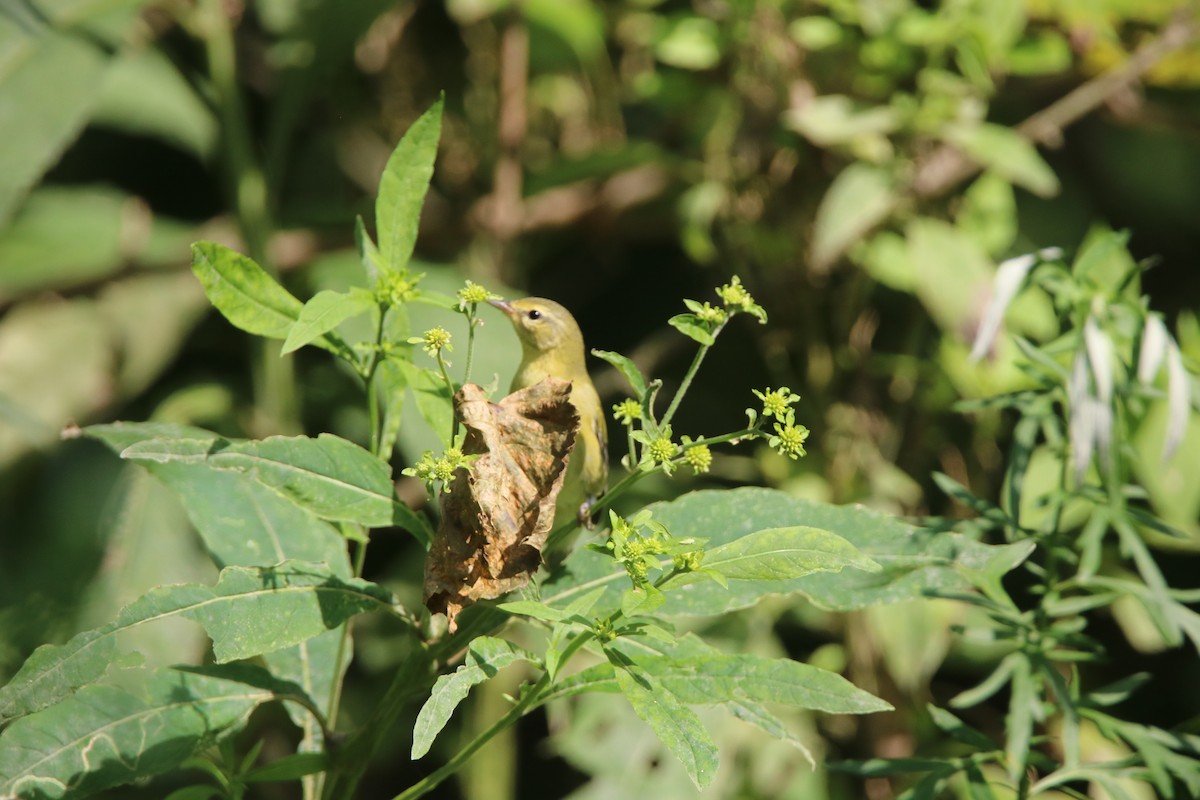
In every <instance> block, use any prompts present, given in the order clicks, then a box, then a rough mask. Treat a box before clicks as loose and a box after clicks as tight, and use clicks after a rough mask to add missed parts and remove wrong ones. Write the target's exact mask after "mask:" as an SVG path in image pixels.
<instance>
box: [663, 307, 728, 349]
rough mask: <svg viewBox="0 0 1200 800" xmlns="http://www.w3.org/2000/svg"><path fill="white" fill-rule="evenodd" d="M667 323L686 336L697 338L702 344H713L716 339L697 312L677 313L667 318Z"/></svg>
mask: <svg viewBox="0 0 1200 800" xmlns="http://www.w3.org/2000/svg"><path fill="white" fill-rule="evenodd" d="M667 323H668V324H669V325H670V326H671V327H672V328H674V329H675V330H677V331H679V332H680V333H682V334H683V335H684V336H687V337H688V338H690V339H695V340H696V341H697V342H699V343H700V344H705V345H711V344H712V343H713V342H714V341H716V340H715V339H713V335H712V333H711V332H710V331H709V330H708V326H707V325H705V324H704V323H703V322H701V320H700V318H699V317H697V316H696V315H695V314H676V315H675V316H673V317H671V318H670V319H669V320H667Z"/></svg>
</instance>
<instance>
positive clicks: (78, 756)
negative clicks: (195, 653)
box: [0, 669, 274, 798]
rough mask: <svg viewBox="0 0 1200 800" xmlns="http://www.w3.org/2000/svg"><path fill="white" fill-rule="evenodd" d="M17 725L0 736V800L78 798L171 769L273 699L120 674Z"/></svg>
mask: <svg viewBox="0 0 1200 800" xmlns="http://www.w3.org/2000/svg"><path fill="white" fill-rule="evenodd" d="M122 677H123V678H125V679H126V680H127V682H128V684H130V685H131V686H132V687H133V688H129V689H127V688H122V687H118V686H111V685H104V684H98V685H94V686H87V687H85V688H83V689H81V690H80V691H79V692H78V693H77V694H75V695H73V696H71V697H68V698H67V699H65V700H64V701H63V702H61V703H59V704H57V705H55V706H52V707H50V708H48V709H46V710H45V711H42V712H40V713H37V714H34V715H32V716H29V717H25V718H24V719H20V720H17V721H16V722H14V723H13V724H12V725H11V726H10V727H9V728H8V729H6V730H5V731H4V735H3V736H0V797H14V798H15V797H22V798H60V797H66V796H68V795H69V796H72V797H84V796H86V795H89V794H92V793H95V792H98V791H100V790H102V789H106V788H108V787H111V786H119V785H121V784H125V783H129V782H131V781H133V780H136V779H139V778H143V777H147V776H150V775H154V774H157V773H160V772H165V771H167V770H170V769H173V768H176V767H178V766H179V765H180V764H181V763H182V762H183V761H184V759H186V758H187V757H189V756H190V755H192V753H194V752H196V751H197V750H198V749H200V748H201V747H202V746H205V745H207V744H209V743H211V742H212V741H213V740H215V739H219V738H221V737H223V736H225V735H227V734H228V733H230V732H231V731H232V730H234V729H236V727H237V726H239V725H240V724H241V723H242V722H243V721H244V720H245V719H246V717H247V716H249V714H250V712H251V711H253V710H254V709H255V708H256V707H257V706H258V705H259V704H260V703H263V702H266V701H268V700H271V699H272V698H273V696H274V694H273V692H272V691H271V690H269V689H266V688H257V687H254V686H250V685H247V684H246V683H243V682H240V681H236V680H228V679H224V678H219V677H214V676H211V675H202V674H195V673H190V672H185V671H181V670H175V669H160V670H153V671H137V672H135V673H133V674H123V675H122Z"/></svg>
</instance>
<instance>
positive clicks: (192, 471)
mask: <svg viewBox="0 0 1200 800" xmlns="http://www.w3.org/2000/svg"><path fill="white" fill-rule="evenodd" d="M84 433H85V434H86V435H88V436H92V437H94V438H97V439H99V440H100V441H103V442H104V443H105V444H107V445H108V446H109V447H111V448H112V449H113V450H114V451H115V452H117V453H120V452H121V451H122V450H124V449H125V448H127V447H129V446H131V445H133V444H135V443H137V442H139V441H144V440H146V439H153V438H156V437H167V438H172V437H174V438H202V437H209V436H213V434H211V433H209V432H208V431H205V430H202V429H200V428H194V427H188V426H182V425H165V424H161V423H152V422H142V423H127V422H126V423H122V422H118V423H113V424H111V425H93V426H91V427H88V428H85V429H84ZM143 466H145V467H146V468H147V469H148V470H149V472H150V473H151V474H152V475H154V477H156V478H157V479H159V480H160V481H162V482H163V483H165V484H166V485H167V486H169V487H171V489H173V490H174V491H175V493H176V494H177V495H178V496H179V498H180V500H181V501H182V503H183V507H184V510H185V511H186V513H187V515H188V518H189V519H190V520H191V522H192V525H194V526H195V528H196V530H197V531H198V532H199V533H200V536H201V538H203V540H204V544H205V546H206V547H207V548H208V550H209V552H210V553H211V554H212V557H213V560H214V561H216V562H217V564H218V565H219V566H235V565H237V566H268V565H271V564H278V563H279V562H281V561H286V560H288V559H292V560H296V561H312V562H323V563H325V564H327V565H328V566H329V569H330V571H331V572H332V573H333V574H334V575H335V576H337V577H339V578H349V577H350V575H351V569H350V560H349V558H348V557H347V555H346V542H345V540H344V539H343V538H342V536H341V534H340V533H338V531H337V530H336V529H335V528H334V527H333V526H332V525H330V524H329V523H328V522H325V521H324V520H320V519H317V518H316V517H315V516H313V515H312V514H310V513H309V512H308V511H306V510H304V509H303V508H301V507H300V506H298V505H296V504H295V503H293V502H292V501H291V500H289V499H287V498H286V497H284V496H283V495H281V494H279V493H277V492H276V491H274V490H273V489H270V488H268V487H267V486H264V485H263V484H261V483H258V482H257V481H256V480H255V479H253V478H251V477H250V476H248V475H245V474H241V473H237V472H228V471H224V470H214V469H209V468H208V467H207V466H204V465H202V464H201V465H194V464H156V463H153V462H143ZM341 636H342V634H341V632H340V631H339V630H333V631H329V632H327V633H323V634H320V635H319V636H314V637H313V638H311V639H308V640H306V641H303V642H301V643H300V644H298V645H296V646H295V647H291V648H284V649H282V650H277V651H275V652H273V653H268V654H266V655H265V656H264V657H263V658H264V660H265V661H266V662H267V665H268V666H269V667H270V669H271V671H272V672H273V673H274V674H276V675H278V676H279V677H281V678H284V679H287V680H291V681H294V682H295V683H297V684H299V685H300V686H301V687H302V688H303V689H304V691H305V692H306V693H307V694H308V696H309V697H311V698H312V699H313V702H315V703H316V704H317V706H318V707H320V708H326V707H328V704H329V700H330V698H331V696H332V693H333V691H334V687H335V685H336V684H337V681H338V676H339V675H340V674H341V671H342V670H344V669H345V667H346V666H347V665H348V663H349V662H348V660H347V659H345V658H344V657H340V651H341ZM339 658H340V660H339ZM287 711H288V714H289V715H290V716H291V717H292V719H293V721H295V723H296V724H297V725H299V726H301V727H302V728H305V729H306V731H307V733H308V735H310V736H317V735H319V733H320V729H319V727H318V726H316V725H315V723H314V722H313V720H312V717H311V715H309V714H308V713H307V712H306V711H304V710H303V709H298V708H296V707H294V706H291V705H289V706H287Z"/></svg>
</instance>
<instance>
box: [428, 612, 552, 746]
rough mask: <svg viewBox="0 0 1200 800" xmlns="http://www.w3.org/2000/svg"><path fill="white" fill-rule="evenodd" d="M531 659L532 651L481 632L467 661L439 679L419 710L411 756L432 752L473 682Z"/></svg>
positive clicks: (468, 653) (468, 651) (483, 679)
mask: <svg viewBox="0 0 1200 800" xmlns="http://www.w3.org/2000/svg"><path fill="white" fill-rule="evenodd" d="M532 660H534V656H533V655H532V654H531V653H529V652H528V651H526V650H524V649H523V648H520V647H518V646H517V645H515V644H513V643H511V642H508V641H505V640H504V639H497V638H495V637H493V636H480V637H478V638H477V639H475V640H474V641H473V642H471V646H470V648H469V649H468V650H467V658H466V661H465V662H464V663H463V664H462V666H460V667H459V668H458V669H456V670H455V671H454V672H451V673H450V674H448V675H442V676H441V677H439V678H438V679H437V681H436V682H435V683H434V684H433V692H432V693H431V694H430V695H429V699H428V700H426V701H425V705H423V706H422V707H421V711H420V712H419V713H418V714H417V722H416V724H415V726H414V727H413V744H412V758H413V759H414V760H415V759H418V758H421V757H422V756H424V755H425V754H426V753H428V752H429V748H430V747H432V746H433V741H434V739H436V738H437V735H438V734H439V733H441V730H442V728H444V727H446V723H447V722H449V721H450V715H451V714H453V713H454V709H456V708H458V704H459V703H461V702H462V701H463V700H465V699H466V697H467V693H468V692H469V691H471V687H472V686H475V685H476V684H480V683H483V682H484V681H486V680H487V679H488V678H491V677H493V676H494V675H495V674H496V673H497V672H499V671H500V670H502V669H504V668H505V667H507V666H508V665H509V664H513V663H515V662H517V661H532Z"/></svg>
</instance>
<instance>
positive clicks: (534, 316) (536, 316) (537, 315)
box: [529, 308, 542, 319]
mask: <svg viewBox="0 0 1200 800" xmlns="http://www.w3.org/2000/svg"><path fill="white" fill-rule="evenodd" d="M529 318H530V319H541V318H542V312H540V311H538V310H537V309H536V308H535V309H534V310H533V311H530V312H529Z"/></svg>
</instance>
